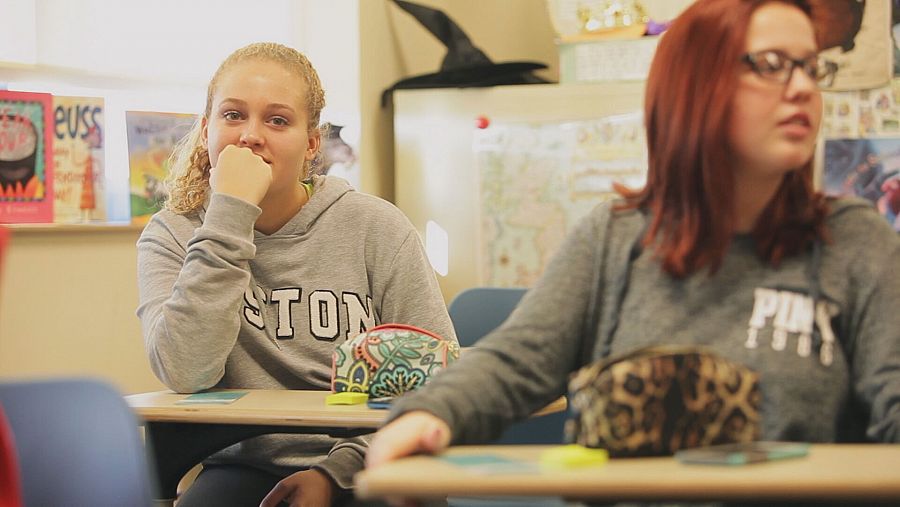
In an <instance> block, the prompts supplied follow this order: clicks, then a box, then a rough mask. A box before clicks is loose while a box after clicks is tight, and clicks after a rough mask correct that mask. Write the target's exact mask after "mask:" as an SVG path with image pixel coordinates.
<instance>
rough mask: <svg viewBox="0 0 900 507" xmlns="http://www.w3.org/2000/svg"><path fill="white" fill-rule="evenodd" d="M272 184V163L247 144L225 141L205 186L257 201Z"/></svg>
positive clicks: (239, 197) (248, 200)
mask: <svg viewBox="0 0 900 507" xmlns="http://www.w3.org/2000/svg"><path fill="white" fill-rule="evenodd" d="M271 184H272V166H270V165H269V164H268V163H267V162H266V161H265V160H264V159H263V158H262V157H261V156H259V155H257V154H255V153H253V151H252V150H251V149H250V148H240V147H238V146H235V145H233V144H229V145H228V146H226V147H225V149H223V150H222V152H221V153H219V157H218V159H217V160H216V167H214V168H213V169H211V170H210V173H209V186H210V187H211V188H212V189H213V191H214V192H219V193H221V194H228V195H230V196H232V197H237V198H238V199H242V200H244V201H247V202H249V203H250V204H254V205H257V204H259V203H260V202H261V201H262V198H263V197H265V195H266V192H268V191H269V186H270V185H271Z"/></svg>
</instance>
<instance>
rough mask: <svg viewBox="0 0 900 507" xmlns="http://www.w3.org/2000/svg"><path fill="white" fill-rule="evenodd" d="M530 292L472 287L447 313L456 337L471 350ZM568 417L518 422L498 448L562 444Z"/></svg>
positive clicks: (555, 415) (559, 414)
mask: <svg viewBox="0 0 900 507" xmlns="http://www.w3.org/2000/svg"><path fill="white" fill-rule="evenodd" d="M526 291H527V289H523V288H510V287H473V288H470V289H466V290H464V291H462V292H460V293H459V294H457V295H456V297H454V298H453V300H452V301H450V305H449V306H448V307H447V312H448V313H449V314H450V320H451V321H453V327H454V329H455V330H456V337H457V339H459V344H460V345H461V346H463V347H471V346H473V345H475V344H476V342H477V341H478V340H479V339H481V337H483V336H485V335H487V334H488V333H490V332H491V331H493V330H494V329H496V328H497V327H499V326H500V324H502V323H503V322H504V321H505V320H506V318H507V317H508V316H509V314H510V313H512V311H513V309H514V308H515V307H516V305H518V304H519V300H521V299H522V296H524V295H525V292H526ZM565 422H566V413H565V412H557V413H555V414H547V415H542V416H539V417H532V418H529V419H526V420H524V421H521V422H518V423H516V424H514V425H512V426H510V427H509V428H507V430H506V431H505V432H504V433H503V435H501V436H500V438H499V439H497V440H496V441H495V442H494V443H495V444H507V445H523V444H561V443H562V442H563V426H564V425H565Z"/></svg>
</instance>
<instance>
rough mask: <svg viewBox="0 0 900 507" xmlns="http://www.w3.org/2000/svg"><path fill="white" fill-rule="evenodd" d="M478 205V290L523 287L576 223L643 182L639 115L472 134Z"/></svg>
mask: <svg viewBox="0 0 900 507" xmlns="http://www.w3.org/2000/svg"><path fill="white" fill-rule="evenodd" d="M474 139H475V143H474V151H475V160H476V164H477V166H478V171H479V183H480V203H481V214H480V217H481V234H480V242H481V248H480V250H481V252H480V254H479V258H480V263H481V285H486V286H493V287H530V286H532V285H534V282H535V281H536V280H537V278H538V277H539V276H540V275H541V273H542V272H543V270H544V267H545V266H546V265H547V263H548V262H549V260H550V258H551V257H552V255H553V253H555V251H556V249H557V248H558V247H559V245H560V244H561V243H562V241H563V239H564V237H565V235H566V233H567V232H568V231H569V230H570V229H571V227H572V226H573V225H574V224H575V222H576V221H577V220H578V219H579V218H580V217H582V216H583V215H585V214H587V213H588V212H589V211H590V210H591V209H592V208H593V207H594V206H596V205H597V204H599V203H600V202H603V201H604V200H608V199H610V198H613V197H614V196H615V195H617V194H615V192H614V191H613V188H612V184H613V183H614V182H616V183H621V184H624V185H625V186H627V187H631V188H640V187H642V186H643V185H644V182H645V179H646V172H647V155H646V141H645V137H644V128H643V122H642V115H641V114H640V113H632V114H627V115H621V116H612V117H607V118H602V119H599V120H589V121H578V122H566V123H539V124H516V123H509V124H492V125H490V126H489V127H488V128H486V129H484V130H476V131H475V138H474Z"/></svg>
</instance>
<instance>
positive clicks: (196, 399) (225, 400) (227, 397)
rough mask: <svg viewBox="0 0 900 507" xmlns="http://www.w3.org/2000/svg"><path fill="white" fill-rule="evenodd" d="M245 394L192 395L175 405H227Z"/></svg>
mask: <svg viewBox="0 0 900 507" xmlns="http://www.w3.org/2000/svg"><path fill="white" fill-rule="evenodd" d="M245 394H247V391H208V392H205V393H194V394H192V395H190V396H188V397H186V398H182V399H180V400H178V401H176V402H175V404H176V405H227V404H229V403H233V402H234V401H235V400H237V399H240V398H241V397H242V396H244V395H245Z"/></svg>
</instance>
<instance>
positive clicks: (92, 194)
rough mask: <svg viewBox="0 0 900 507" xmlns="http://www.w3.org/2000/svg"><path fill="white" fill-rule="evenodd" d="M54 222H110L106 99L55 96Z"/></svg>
mask: <svg viewBox="0 0 900 507" xmlns="http://www.w3.org/2000/svg"><path fill="white" fill-rule="evenodd" d="M53 106H54V109H53V133H54V139H53V172H54V176H53V181H54V194H55V200H54V205H55V208H54V211H53V215H54V221H55V222H57V223H78V222H96V221H105V220H106V205H105V194H106V192H105V186H104V172H103V165H104V156H103V147H104V144H105V143H104V140H105V138H106V130H105V128H104V125H103V99H102V98H98V97H62V96H58V95H55V96H54V97H53Z"/></svg>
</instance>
